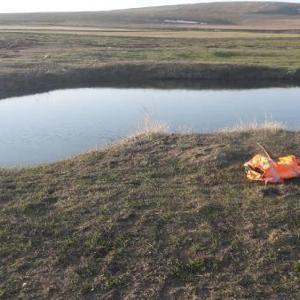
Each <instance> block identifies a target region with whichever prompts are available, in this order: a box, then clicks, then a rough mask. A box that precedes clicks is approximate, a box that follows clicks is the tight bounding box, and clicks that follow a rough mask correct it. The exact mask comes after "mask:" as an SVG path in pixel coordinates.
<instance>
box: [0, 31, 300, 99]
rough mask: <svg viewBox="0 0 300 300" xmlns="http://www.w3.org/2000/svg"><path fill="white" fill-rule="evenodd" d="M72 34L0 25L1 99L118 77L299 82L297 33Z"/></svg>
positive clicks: (138, 32)
mask: <svg viewBox="0 0 300 300" xmlns="http://www.w3.org/2000/svg"><path fill="white" fill-rule="evenodd" d="M70 30H74V28H73V27H71V28H70V27H68V28H66V29H63V28H61V27H56V28H54V29H51V27H47V29H45V28H38V29H37V28H35V29H34V28H29V29H28V28H27V29H26V28H23V29H22V28H18V29H16V28H14V29H11V32H7V29H4V28H2V31H1V33H0V98H3V97H7V96H11V95H18V94H21V93H30V92H36V91H44V90H48V89H51V88H64V87H71V86H84V85H87V84H90V85H91V84H92V85H97V84H104V83H106V84H108V83H116V82H118V81H122V80H123V81H125V80H127V81H128V82H129V81H131V82H132V83H133V82H136V81H143V80H144V81H146V80H154V81H155V80H156V81H161V80H166V79H170V80H173V79H177V80H184V79H190V80H198V81H199V80H201V81H203V80H215V81H224V80H226V81H232V82H235V81H236V80H237V79H239V80H244V81H251V80H256V81H261V82H262V81H264V80H269V81H271V82H272V81H274V82H276V81H277V82H278V81H279V80H281V81H283V82H284V81H286V82H293V83H297V82H299V79H300V73H299V72H298V69H299V67H300V39H299V36H300V35H299V34H296V33H262V32H242V31H238V32H235V31H225V32H223V31H216V32H215V31H213V32H211V31H199V30H188V31H182V30H171V31H166V30H149V29H148V30H141V29H138V28H136V29H135V30H134V31H130V30H127V31H124V29H123V30H116V29H113V30H112V29H110V30H104V29H102V30H101V31H99V30H97V31H96V30H91V29H89V28H87V29H85V30H84V29H80V30H79V31H76V32H75V31H71V32H70ZM225 74H226V75H225ZM12 78H13V80H12Z"/></svg>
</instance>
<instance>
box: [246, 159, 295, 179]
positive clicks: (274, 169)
mask: <svg viewBox="0 0 300 300" xmlns="http://www.w3.org/2000/svg"><path fill="white" fill-rule="evenodd" d="M244 167H245V169H246V173H247V178H248V179H250V180H257V181H264V182H265V183H280V182H283V181H284V180H285V179H291V178H297V177H300V161H299V160H298V159H297V158H296V157H295V156H294V155H288V156H284V157H279V158H278V160H277V161H274V160H273V159H271V158H270V157H267V156H263V155H260V154H257V155H255V156H254V157H253V158H252V159H251V160H250V161H248V162H247V163H245V164H244Z"/></svg>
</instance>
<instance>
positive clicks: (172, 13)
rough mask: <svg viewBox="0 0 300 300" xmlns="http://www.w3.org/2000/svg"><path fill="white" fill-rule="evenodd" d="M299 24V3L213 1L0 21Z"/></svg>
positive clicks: (17, 16)
mask: <svg viewBox="0 0 300 300" xmlns="http://www.w3.org/2000/svg"><path fill="white" fill-rule="evenodd" d="M266 24H269V25H272V24H274V25H276V24H277V25H278V26H280V25H282V26H290V27H297V28H300V4H296V3H283V2H282V3H279V2H215V3H200V4H185V5H171V6H161V7H149V8H137V9H126V10H114V11H108V12H107V11H105V12H70V13H27V14H0V25H68V26H74V25H75V26H103V27H115V26H126V27H128V26H137V25H139V26H213V25H218V26H221V25H223V26H259V25H260V26H264V25H266Z"/></svg>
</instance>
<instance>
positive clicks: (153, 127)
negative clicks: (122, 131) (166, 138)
mask: <svg viewBox="0 0 300 300" xmlns="http://www.w3.org/2000/svg"><path fill="white" fill-rule="evenodd" d="M169 132H170V127H169V125H168V124H167V123H166V122H162V121H157V120H154V119H152V118H151V117H150V116H146V117H145V118H144V121H143V124H142V125H141V126H140V127H139V128H138V129H137V131H135V132H134V133H133V134H131V135H130V136H129V138H130V139H132V138H138V137H151V136H153V135H157V134H167V133H169Z"/></svg>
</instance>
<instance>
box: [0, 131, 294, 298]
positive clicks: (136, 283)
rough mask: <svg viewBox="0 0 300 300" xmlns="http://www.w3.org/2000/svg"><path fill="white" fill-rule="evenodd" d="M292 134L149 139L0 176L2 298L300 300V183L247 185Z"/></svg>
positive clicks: (283, 150) (287, 145)
mask: <svg viewBox="0 0 300 300" xmlns="http://www.w3.org/2000/svg"><path fill="white" fill-rule="evenodd" d="M257 142H260V143H262V144H263V145H264V146H265V147H266V148H267V149H268V150H269V151H270V152H271V153H272V155H273V156H274V157H276V156H279V155H282V154H288V153H293V154H295V155H297V156H300V151H299V149H300V135H299V133H292V132H287V131H284V130H280V129H279V130H274V131H271V130H263V129H259V130H254V131H251V130H250V131H243V132H238V131H236V132H224V133H219V134H211V135H170V134H155V135H151V134H147V135H143V136H142V137H139V138H136V139H131V140H128V141H125V142H122V143H119V144H116V145H113V146H110V147H107V148H106V149H103V150H101V151H97V152H92V153H88V154H84V155H81V156H78V157H76V158H74V159H71V160H67V161H64V162H59V163H56V164H52V165H46V166H41V167H36V168H32V169H22V170H1V171H0V245H1V246H0V259H1V265H0V298H1V299H12V298H17V297H20V298H25V299H26V298H30V297H31V298H32V297H33V298H49V297H52V298H60V297H67V298H68V299H75V298H82V297H91V298H93V297H94V298H97V297H106V296H107V295H110V297H112V298H124V297H135V298H141V299H145V298H153V299H154V298H164V297H165V298H168V297H169V298H170V297H173V296H175V297H178V298H182V297H187V298H192V297H200V298H201V297H202V298H206V297H211V298H222V299H224V298H238V299H244V298H250V299H257V298H270V297H273V296H278V297H281V298H292V299H297V298H299V296H300V294H299V288H300V286H299V259H300V257H299V247H300V244H299V234H300V231H299V230H300V223H299V220H300V206H299V195H300V187H299V181H297V180H295V181H290V182H287V183H286V184H284V185H270V186H264V185H263V184H259V183H253V182H248V181H247V180H246V178H245V174H244V171H243V168H242V165H243V163H244V162H245V161H246V160H248V159H249V158H251V156H252V155H254V154H255V153H256V152H257V151H259V149H258V148H257V146H256V143H257Z"/></svg>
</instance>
